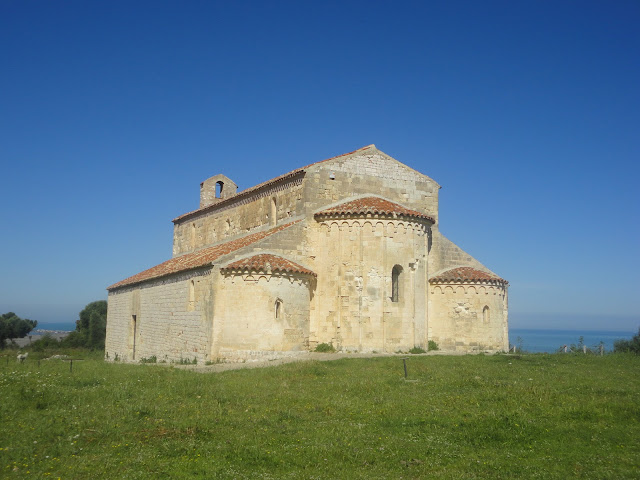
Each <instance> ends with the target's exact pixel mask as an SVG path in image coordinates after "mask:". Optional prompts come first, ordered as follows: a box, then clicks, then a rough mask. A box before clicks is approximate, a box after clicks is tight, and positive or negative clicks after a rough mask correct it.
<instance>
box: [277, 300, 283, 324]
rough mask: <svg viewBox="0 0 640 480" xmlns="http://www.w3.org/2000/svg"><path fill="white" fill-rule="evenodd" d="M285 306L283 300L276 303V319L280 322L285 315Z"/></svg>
mask: <svg viewBox="0 0 640 480" xmlns="http://www.w3.org/2000/svg"><path fill="white" fill-rule="evenodd" d="M282 310H283V305H282V300H280V299H279V298H278V299H277V300H276V303H275V317H276V320H280V319H281V318H282V314H283V311H282Z"/></svg>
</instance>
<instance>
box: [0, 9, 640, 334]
mask: <svg viewBox="0 0 640 480" xmlns="http://www.w3.org/2000/svg"><path fill="white" fill-rule="evenodd" d="M639 22H640V3H638V2H637V1H616V2H602V1H599V2H589V1H562V2H557V1H554V2H551V1H539V0H536V1H523V2H512V1H504V2H493V1H488V2H477V1H469V2H462V1H442V2H427V1H425V2H376V1H366V2H355V1H354V2H349V1H341V2H329V1H326V2H299V1H297V2H277V1H276V2H242V1H239V2H213V1H202V2H196V1H190V2H189V1H185V2H177V1H175V2H166V1H153V2H143V1H135V2H125V1H108V2H107V1H95V2H85V1H75V2H74V1H59V2H45V1H25V0H5V1H3V2H1V3H0V45H2V47H1V48H0V61H1V62H2V63H1V65H2V75H0V96H1V97H0V98H1V102H0V162H1V164H2V169H1V172H2V174H1V178H2V182H1V184H2V193H3V196H2V202H1V203H0V213H1V215H2V221H3V222H2V225H3V228H2V230H3V231H2V235H0V312H5V311H9V310H11V311H15V312H16V313H17V314H18V315H20V316H23V317H29V318H33V319H36V320H39V321H40V322H41V323H46V322H61V321H71V322H72V321H74V320H75V319H76V318H77V316H78V312H79V311H80V310H81V309H82V308H83V306H84V305H86V304H87V303H89V302H90V301H93V300H97V299H105V298H106V290H105V287H106V286H108V285H110V284H112V283H115V282H116V281H118V280H121V279H122V278H125V277H127V276H129V275H132V274H134V273H136V272H138V271H141V270H143V269H146V268H148V267H150V266H152V265H155V264H157V263H160V262H161V261H164V260H166V259H168V258H170V256H171V242H172V224H171V219H172V218H174V217H176V216H178V215H180V214H182V213H185V212H187V211H190V210H193V209H195V208H197V206H198V201H199V183H200V182H201V181H202V180H204V179H206V178H208V177H210V176H212V175H215V174H217V173H223V174H225V175H227V176H228V177H230V178H231V179H233V180H234V181H235V182H236V183H237V184H238V185H239V187H240V189H245V188H248V187H251V186H253V185H255V184H257V183H260V182H262V181H264V180H267V179H269V178H272V177H274V176H277V175H280V174H282V173H285V172H287V171H289V170H292V169H294V168H297V167H299V166H302V165H306V164H308V163H311V162H314V161H318V160H322V159H325V158H328V157H331V156H334V155H338V154H341V153H345V152H348V151H352V150H354V149H356V148H360V147H362V146H364V145H367V144H370V143H375V144H376V145H377V146H378V148H380V149H381V150H383V151H385V152H386V153H388V154H390V155H391V156H393V157H394V158H396V159H398V160H400V161H401V162H403V163H405V164H407V165H409V166H411V167H413V168H415V169H417V170H419V171H421V172H423V173H425V174H427V175H429V176H431V177H432V178H434V179H435V180H436V181H438V182H439V183H440V184H441V185H442V186H443V188H442V190H441V191H440V201H441V203H440V205H441V206H440V228H441V231H442V232H443V233H444V234H445V235H447V236H448V237H449V238H450V239H452V240H453V241H454V242H456V243H457V244H458V245H460V246H461V247H462V248H464V249H465V250H467V251H468V252H469V253H471V254H472V255H474V256H475V257H476V258H478V259H479V260H480V261H481V262H483V263H484V264H485V265H487V266H488V267H489V268H491V269H492V270H493V271H495V272H496V273H498V274H499V275H501V276H503V277H504V278H506V279H507V280H509V281H510V284H511V287H510V292H509V295H510V321H511V326H512V327H536V326H539V327H544V328H550V327H553V328H586V329H614V330H626V331H634V330H636V329H637V328H638V326H639V325H640V307H638V302H637V297H638V291H639V287H640V280H639V276H638V272H640V254H639V253H638V252H639V249H638V245H639V239H640V227H639V226H638V224H639V220H640V215H639V206H640V194H639V193H638V192H639V189H638V187H637V181H638V180H637V179H638V174H639V173H640V168H639V167H638V159H639V158H640V89H639V88H638V85H640V62H639V59H640V31H639V29H638V28H637V25H638V23H639Z"/></svg>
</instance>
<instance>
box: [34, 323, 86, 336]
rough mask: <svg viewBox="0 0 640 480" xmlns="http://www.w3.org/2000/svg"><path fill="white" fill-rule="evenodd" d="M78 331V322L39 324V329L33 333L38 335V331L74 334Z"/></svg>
mask: <svg viewBox="0 0 640 480" xmlns="http://www.w3.org/2000/svg"><path fill="white" fill-rule="evenodd" d="M75 329H76V322H47V323H40V322H38V326H37V328H36V329H35V330H34V331H33V333H36V334H37V333H38V330H55V331H58V332H72V331H74V330H75Z"/></svg>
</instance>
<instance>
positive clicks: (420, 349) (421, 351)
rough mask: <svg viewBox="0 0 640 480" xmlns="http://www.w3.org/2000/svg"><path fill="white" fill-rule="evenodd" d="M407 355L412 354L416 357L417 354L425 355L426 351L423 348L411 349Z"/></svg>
mask: <svg viewBox="0 0 640 480" xmlns="http://www.w3.org/2000/svg"><path fill="white" fill-rule="evenodd" d="M409 353H412V354H414V355H417V354H419V353H427V351H426V350H425V349H424V348H420V347H413V348H412V349H411V350H409Z"/></svg>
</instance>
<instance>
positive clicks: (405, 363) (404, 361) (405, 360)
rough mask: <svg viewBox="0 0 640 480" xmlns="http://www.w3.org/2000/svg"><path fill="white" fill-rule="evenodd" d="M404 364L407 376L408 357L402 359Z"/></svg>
mask: <svg viewBox="0 0 640 480" xmlns="http://www.w3.org/2000/svg"><path fill="white" fill-rule="evenodd" d="M402 364H403V365H404V378H407V359H406V358H403V359H402Z"/></svg>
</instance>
